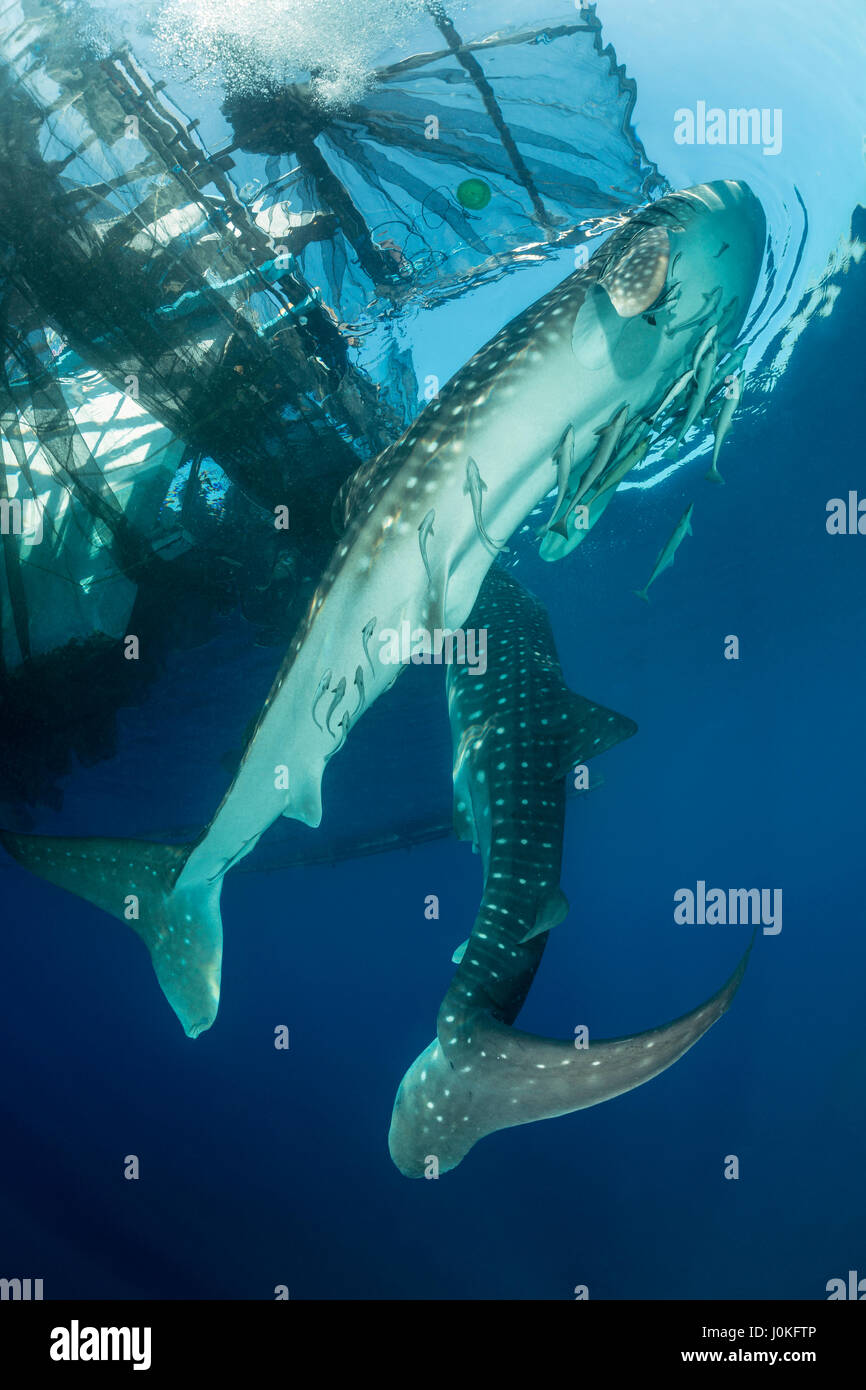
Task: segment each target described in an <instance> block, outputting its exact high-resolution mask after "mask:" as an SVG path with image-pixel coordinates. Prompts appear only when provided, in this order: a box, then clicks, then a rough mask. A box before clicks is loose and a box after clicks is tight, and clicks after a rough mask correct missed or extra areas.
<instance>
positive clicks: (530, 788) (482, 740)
mask: <svg viewBox="0 0 866 1390" xmlns="http://www.w3.org/2000/svg"><path fill="white" fill-rule="evenodd" d="M470 621H471V623H472V624H473V626H482V627H484V628H486V629H487V670H486V672H485V674H484V676H482V677H473V676H472V675H470V674H469V673H468V671H467V670H466V669H465V668H463V669H461V668H459V667H456V666H451V667H449V669H448V708H449V714H450V718H451V732H452V741H453V744H454V748H455V750H459V756H458V757H457V759H456V763H455V775H454V802H455V827H456V829H457V832H458V834H460V835H461V836H462V837H463V838H465V839H469V838H471V839H472V840H473V841H477V842H478V844H479V846H480V850H481V856H482V862H483V867H484V893H483V897H482V900H481V906H480V909H479V912H478V916H477V918H476V920H475V925H474V927H473V929H472V935H471V936H470V938H469V941H468V942H467V943H466V946H465V949H464V950H463V951H462V956H461V959H460V963H459V965H458V968H457V971H456V973H455V975H454V979H453V981H452V983H451V986H450V988H449V990H448V992H447V994H446V996H445V999H444V1001H443V1003H442V1007H441V1009H440V1010H439V1018H438V1021H437V1037H436V1039H435V1041H434V1042H432V1043H431V1044H430V1046H429V1047H428V1048H426V1049H425V1051H424V1052H422V1053H421V1055H420V1057H418V1058H417V1059H416V1061H415V1062H413V1063H412V1065H411V1067H410V1068H409V1070H408V1071H407V1072H406V1075H405V1076H404V1077H403V1080H402V1082H401V1083H400V1087H399V1090H398V1092H397V1098H396V1101H395V1104H394V1111H393V1116H392V1119H391V1130H390V1135H389V1146H390V1150H391V1156H392V1158H393V1160H394V1162H395V1164H396V1165H397V1167H398V1168H399V1169H400V1171H401V1172H402V1173H404V1174H405V1175H406V1176H407V1177H421V1176H423V1175H424V1172H425V1170H426V1169H427V1168H428V1165H429V1161H430V1159H431V1157H435V1159H436V1160H437V1163H438V1171H439V1172H445V1171H447V1170H448V1169H450V1168H454V1167H456V1165H457V1164H458V1163H459V1162H460V1161H461V1159H463V1158H464V1157H465V1155H466V1154H467V1153H468V1151H469V1149H470V1148H471V1147H472V1146H473V1144H476V1143H477V1142H478V1140H479V1139H482V1138H484V1136H485V1135H487V1134H491V1133H493V1132H494V1131H495V1130H498V1129H506V1128H508V1127H509V1126H512V1125H519V1124H528V1123H529V1122H530V1121H532V1120H541V1119H547V1118H551V1117H553V1116H555V1115H565V1114H569V1113H570V1112H571V1111H573V1110H581V1109H584V1108H586V1107H587V1106H591V1105H598V1104H599V1103H600V1102H601V1101H604V1100H609V1099H611V1097H613V1096H617V1095H620V1094H622V1092H624V1091H630V1090H632V1089H633V1088H634V1087H635V1086H640V1085H642V1084H643V1083H644V1082H645V1081H649V1080H650V1079H651V1078H652V1077H654V1076H657V1075H658V1074H659V1072H661V1071H664V1070H665V1068H666V1067H669V1066H671V1065H672V1064H673V1063H674V1062H676V1061H677V1060H678V1059H679V1058H680V1057H681V1056H682V1055H683V1053H684V1052H686V1051H687V1050H688V1048H690V1047H692V1046H693V1044H694V1043H696V1042H697V1041H698V1039H699V1038H700V1037H701V1036H702V1035H703V1034H704V1033H705V1032H706V1031H707V1029H708V1028H709V1027H711V1025H712V1024H713V1023H715V1022H716V1020H717V1019H718V1018H719V1017H720V1016H721V1015H722V1014H723V1013H724V1012H725V1010H726V1009H727V1007H728V1005H729V1004H730V1002H731V999H732V997H733V995H734V992H735V991H736V988H737V986H738V984H739V982H740V979H741V977H742V973H743V969H744V967H745V962H743V963H742V964H741V965H740V967H739V968H738V970H737V972H736V974H735V975H734V976H732V978H731V979H730V980H729V981H728V983H727V984H726V985H725V986H724V987H723V988H722V989H721V990H720V991H719V992H718V993H717V994H716V995H714V996H713V997H712V998H711V999H708V1000H707V1001H706V1002H705V1003H703V1004H702V1005H700V1007H699V1008H697V1009H694V1010H692V1012H691V1013H689V1014H686V1015H685V1016H684V1017H683V1018H679V1019H677V1020H675V1022H673V1023H669V1024H666V1025H665V1026H663V1027H661V1028H654V1029H652V1030H651V1031H649V1032H646V1033H638V1034H636V1035H634V1036H633V1037H625V1038H616V1039H613V1040H611V1041H603V1042H602V1041H600V1042H595V1041H594V1040H591V1041H590V1043H589V1046H588V1047H587V1048H584V1049H578V1048H576V1047H575V1044H574V1039H573V1038H572V1039H570V1040H569V1041H566V1042H559V1041H557V1040H555V1039H551V1038H542V1037H535V1036H533V1035H532V1034H529V1033H522V1032H518V1031H516V1030H515V1029H513V1028H512V1027H511V1026H510V1025H511V1024H513V1022H514V1020H515V1018H516V1017H517V1015H518V1013H519V1012H520V1009H521V1007H522V1005H523V1002H524V1000H525V998H526V995H527V993H528V990H529V987H530V985H531V984H532V980H533V977H534V975H535V972H536V970H537V969H538V966H539V963H540V961H541V957H542V954H543V952H544V948H545V945H546V943H547V938H548V932H549V930H550V929H551V928H552V927H554V926H555V925H557V923H559V922H561V921H562V919H563V917H564V916H565V914H566V912H567V911H568V903H567V902H566V900H565V897H564V895H563V893H562V890H561V888H560V886H559V875H560V867H561V859H562V836H563V827H564V821H565V773H566V770H567V769H568V768H570V767H573V766H574V764H575V763H578V762H580V763H582V762H584V761H585V760H586V759H587V758H591V757H593V756H594V755H595V754H596V753H601V752H604V751H605V750H606V749H607V748H610V747H612V746H613V745H614V744H615V743H618V742H619V741H620V740H621V739H624V738H629V737H630V736H631V735H632V734H633V733H634V732H635V728H636V726H635V725H634V724H633V723H632V721H631V720H630V719H625V718H623V717H622V716H621V715H619V714H614V713H613V711H611V710H608V709H604V708H603V707H602V706H600V705H595V704H592V703H591V702H590V701H589V700H585V699H584V698H583V697H582V696H580V695H575V694H573V693H572V691H570V690H569V689H568V687H567V686H566V684H565V682H564V680H563V676H562V671H561V669H560V665H559V660H558V658H557V655H556V648H555V645H554V641H553V634H552V633H551V630H550V624H549V622H548V619H547V615H546V613H545V611H544V609H543V608H542V606H541V604H540V603H538V602H537V600H536V599H534V598H532V597H531V596H530V595H529V594H527V593H526V591H525V590H523V589H521V587H520V585H518V584H517V583H516V582H515V580H514V579H513V578H512V577H511V576H510V575H509V574H507V573H506V572H505V571H503V570H501V569H500V568H499V567H498V566H494V567H493V569H491V570H490V572H489V574H488V575H487V578H486V579H485V581H484V584H483V586H482V588H481V592H480V594H479V596H478V602H477V603H476V605H475V607H474V609H473V610H472V615H471V618H470ZM503 695H504V700H503ZM476 729H477V730H479V736H473V734H472V733H471V732H470V731H473V730H476ZM467 734H468V735H469V737H467ZM457 954H460V953H459V952H458V953H457Z"/></svg>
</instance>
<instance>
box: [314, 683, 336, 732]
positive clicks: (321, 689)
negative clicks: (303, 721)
mask: <svg viewBox="0 0 866 1390" xmlns="http://www.w3.org/2000/svg"><path fill="white" fill-rule="evenodd" d="M332 675H333V672H332V671H331V670H330V669H329V670H327V671H326V672H325V674H324V675H323V676H322V678H321V680H320V681H319V684H318V685H317V687H316V693H315V695H314V696H313V704H312V708H311V710H310V713H311V714H312V716H313V723H314V724H315V726H316V728H317V729H322V732H323V733H324V729H323V728H322V725H321V724H320V723H319V721H318V719H317V718H316V706H317V705H318V703H319V701H320V700H321V698H322V696H323V695H324V694H325V692H326V690H327V689H328V686H329V685H330V684H331V676H332Z"/></svg>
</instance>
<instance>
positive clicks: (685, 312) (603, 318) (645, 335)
mask: <svg viewBox="0 0 866 1390" xmlns="http://www.w3.org/2000/svg"><path fill="white" fill-rule="evenodd" d="M766 234H767V224H766V218H765V216H764V210H763V208H762V207H761V204H760V203H759V201H758V199H757V198H756V197H755V195H754V193H753V192H752V190H751V189H750V188H749V186H748V184H745V183H743V182H740V181H736V180H729V179H720V180H717V181H716V182H714V183H702V184H698V185H696V186H695V187H694V188H687V189H685V190H684V191H682V192H679V193H672V194H669V195H668V196H667V197H665V198H660V199H659V200H658V202H655V203H650V204H649V205H648V206H647V207H646V208H642V209H641V210H640V211H639V212H638V213H637V214H635V216H634V217H632V218H630V219H629V221H628V222H627V223H625V224H624V225H623V226H622V227H620V228H618V229H617V231H615V232H614V233H613V234H612V235H611V236H610V237H609V238H608V239H607V241H606V242H605V243H604V245H603V246H602V247H601V248H600V249H599V250H598V251H597V252H596V253H595V255H594V256H593V257H592V259H591V261H590V263H589V266H588V267H587V274H586V280H587V282H588V292H587V295H586V299H585V301H584V304H583V306H582V307H581V309H580V311H579V312H578V315H577V318H576V320H575V325H574V347H575V352H576V354H577V355H578V356H580V345H581V341H582V340H586V338H587V328H588V327H590V326H591V325H590V324H589V323H588V322H587V320H593V319H594V320H596V322H597V323H598V325H599V326H600V327H602V328H603V329H604V336H605V338H606V341H607V345H608V348H609V350H610V354H611V359H612V362H613V364H614V365H615V367H616V368H617V371H618V374H620V375H621V376H623V377H624V378H626V379H627V378H629V377H632V376H634V375H636V374H637V373H639V372H641V371H643V370H646V368H647V367H648V366H649V365H650V362H651V361H652V359H653V358H661V359H663V360H664V361H665V365H666V366H667V367H668V369H669V370H670V367H671V354H670V353H669V352H664V351H663V348H664V347H667V346H670V344H671V342H674V343H677V340H680V341H679V343H678V345H679V346H681V347H682V349H683V355H685V354H686V353H687V352H688V350H689V348H690V347H692V346H693V345H694V344H693V340H694V339H695V335H696V334H697V336H698V337H699V336H700V334H701V332H702V331H704V330H705V329H706V328H707V327H709V326H711V325H712V324H714V323H715V324H716V325H717V330H718V338H717V347H718V348H719V349H722V348H728V347H730V346H731V345H732V344H733V342H734V341H735V339H736V337H737V335H738V333H739V332H740V330H741V328H742V326H743V323H744V320H745V317H746V313H747V311H748V308H749V304H750V303H751V300H752V297H753V295H754V292H755V287H756V285H757V283H758V276H759V274H760V270H761V264H762V260H763V255H764V244H765V241H766ZM654 329H657V330H659V332H658V333H654V332H652V330H654ZM647 330H650V331H647ZM674 356H676V354H674Z"/></svg>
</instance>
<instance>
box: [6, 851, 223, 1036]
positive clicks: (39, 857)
mask: <svg viewBox="0 0 866 1390" xmlns="http://www.w3.org/2000/svg"><path fill="white" fill-rule="evenodd" d="M0 843H2V844H3V846H4V848H5V849H6V851H7V852H8V853H9V854H11V855H12V858H13V859H17V861H18V863H19V864H22V865H23V866H24V868H25V869H29V870H30V872H31V873H34V874H38V875H39V877H40V878H44V879H47V881H48V882H49V883H54V884H56V885H57V887H58V888H65V889H66V890H67V892H69V893H75V894H77V896H78V897H79V898H84V899H85V901H86V902H89V903H93V905H94V906H95V907H99V908H101V909H102V911H103V912H108V913H110V914H111V916H112V917H117V918H118V919H119V920H120V921H121V922H126V924H127V925H128V926H130V927H132V929H133V931H135V932H136V933H137V934H138V936H140V937H141V939H142V941H143V942H144V944H145V946H146V947H147V949H148V951H149V952H150V958H151V960H152V962H153V968H154V970H155V971H156V978H157V979H158V981H159V983H160V986H161V988H162V991H163V994H164V995H165V997H166V999H167V1000H168V1002H169V1004H170V1005H171V1007H172V1008H173V1009H174V1012H175V1013H176V1014H177V1016H178V1018H179V1019H180V1021H181V1023H182V1025H183V1029H184V1032H185V1033H186V1035H187V1037H190V1038H197V1037H198V1035H199V1033H203V1032H204V1030H205V1029H206V1028H210V1026H211V1024H212V1023H213V1021H214V1019H215V1018H216V1014H217V1008H218V1006H219V994H220V969H221V962H222V921H221V919H220V908H219V901H220V890H221V888H222V874H220V875H219V876H218V877H216V878H215V879H213V880H205V879H202V880H200V881H198V882H195V883H190V884H186V883H184V882H183V877H182V871H183V867H184V864H185V863H186V860H187V858H188V856H189V853H190V850H191V848H192V846H191V845H159V844H150V843H148V841H146V840H108V839H95V838H93V839H89V838H88V839H84V838H82V839H54V838H51V837H49V836H42V835H14V834H7V833H5V832H0Z"/></svg>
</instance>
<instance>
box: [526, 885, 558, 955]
mask: <svg viewBox="0 0 866 1390" xmlns="http://www.w3.org/2000/svg"><path fill="white" fill-rule="evenodd" d="M567 916H568V898H567V897H566V896H565V894H564V893H563V891H562V889H561V888H551V890H550V892H549V893H548V894H547V895H546V896H545V897H543V898H542V900H541V902H540V903H539V905H538V912H537V914H536V918H535V921H534V922H533V924H532V926H531V927H530V928H529V931H528V932H526V933H525V934H524V935H523V936H522V937H521V939H520V940H521V945H525V944H526V942H527V941H531V940H532V938H533V937H534V936H543V935H544V933H545V932H548V931H553V928H554V927H558V926H559V924H560V922H564V921H565V919H566V917H567Z"/></svg>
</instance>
